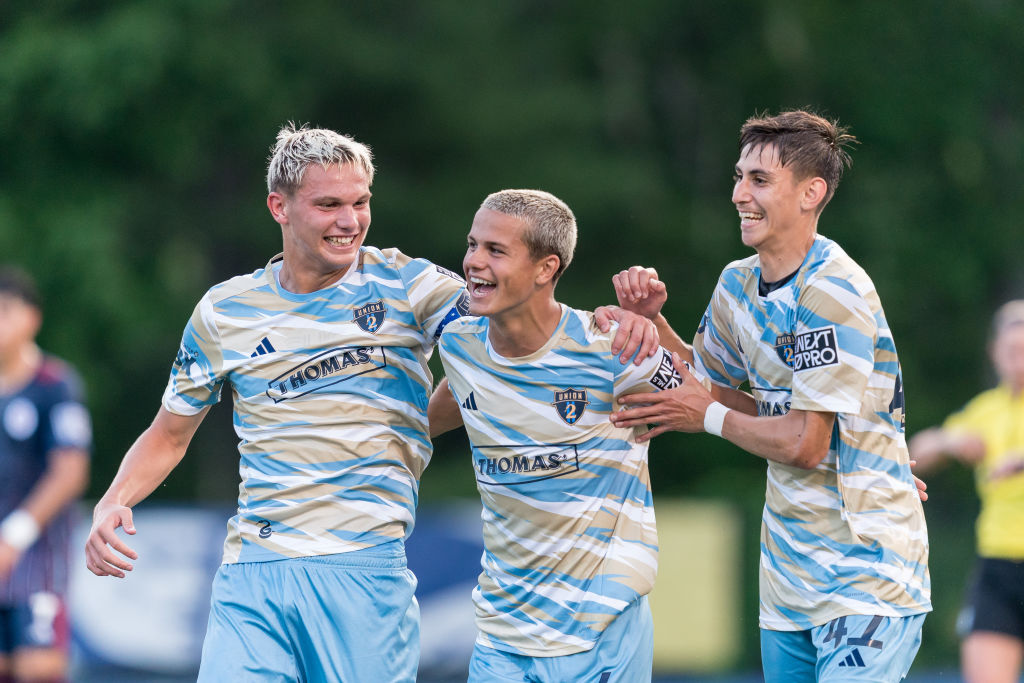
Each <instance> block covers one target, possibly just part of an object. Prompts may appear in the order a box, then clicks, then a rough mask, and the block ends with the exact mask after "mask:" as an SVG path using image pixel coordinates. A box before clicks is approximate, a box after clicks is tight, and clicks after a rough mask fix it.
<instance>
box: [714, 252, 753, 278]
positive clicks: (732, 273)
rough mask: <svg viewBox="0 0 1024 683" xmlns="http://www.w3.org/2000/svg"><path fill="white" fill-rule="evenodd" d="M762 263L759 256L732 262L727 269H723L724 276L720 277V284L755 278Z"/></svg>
mask: <svg viewBox="0 0 1024 683" xmlns="http://www.w3.org/2000/svg"><path fill="white" fill-rule="evenodd" d="M760 263H761V261H760V258H759V257H758V255H757V254H754V255H752V256H747V257H746V258H741V259H736V260H735V261H731V262H729V263H727V264H726V266H725V268H722V274H721V275H719V276H718V280H719V283H722V282H728V281H733V280H740V281H743V280H746V279H748V278H750V277H754V276H755V275H756V273H757V271H758V267H759V266H760Z"/></svg>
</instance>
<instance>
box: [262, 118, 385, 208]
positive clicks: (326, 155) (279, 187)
mask: <svg viewBox="0 0 1024 683" xmlns="http://www.w3.org/2000/svg"><path fill="white" fill-rule="evenodd" d="M311 164H320V165H321V166H323V167H324V168H327V167H328V166H330V165H331V164H339V165H344V164H352V165H354V166H356V167H358V168H360V169H361V170H362V171H363V173H364V174H366V182H367V184H368V185H372V184H373V174H374V171H375V169H374V167H373V154H372V153H371V152H370V148H369V147H367V146H366V145H364V144H362V143H361V142H356V141H355V140H353V139H352V138H351V137H349V136H348V135H342V134H341V133H336V132H334V131H333V130H328V129H327V128H308V127H306V126H305V125H303V126H299V127H296V125H295V124H294V123H292V122H288V124H287V125H285V126H283V127H282V128H281V130H279V131H278V132H277V142H276V143H275V144H274V146H273V147H272V148H271V154H270V161H269V162H268V163H267V191H268V192H281V193H283V194H287V195H292V194H294V193H295V190H297V189H298V188H299V186H300V185H302V178H303V176H304V175H305V173H306V168H307V167H309V166H310V165H311Z"/></svg>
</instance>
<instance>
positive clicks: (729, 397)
mask: <svg viewBox="0 0 1024 683" xmlns="http://www.w3.org/2000/svg"><path fill="white" fill-rule="evenodd" d="M711 395H712V396H714V397H715V400H716V401H718V402H719V403H721V404H722V405H724V406H725V407H726V408H731V409H733V410H738V411H740V412H741V413H744V414H746V415H757V402H756V401H755V400H754V397H753V396H751V395H750V394H748V393H747V392H745V391H740V390H739V389H730V388H729V387H723V386H721V385H718V384H712V385H711Z"/></svg>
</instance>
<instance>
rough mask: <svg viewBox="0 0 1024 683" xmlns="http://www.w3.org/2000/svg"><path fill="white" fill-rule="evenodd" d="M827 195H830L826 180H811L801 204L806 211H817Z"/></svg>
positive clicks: (818, 178)
mask: <svg viewBox="0 0 1024 683" xmlns="http://www.w3.org/2000/svg"><path fill="white" fill-rule="evenodd" d="M826 194H828V183H826V182H825V179H824V178H820V177H817V176H815V177H814V178H810V179H809V180H808V181H807V182H806V184H805V186H804V193H803V197H802V198H801V202H800V203H801V205H802V208H803V209H804V210H805V211H817V210H818V209H819V208H820V207H821V205H822V202H824V201H825V195H826Z"/></svg>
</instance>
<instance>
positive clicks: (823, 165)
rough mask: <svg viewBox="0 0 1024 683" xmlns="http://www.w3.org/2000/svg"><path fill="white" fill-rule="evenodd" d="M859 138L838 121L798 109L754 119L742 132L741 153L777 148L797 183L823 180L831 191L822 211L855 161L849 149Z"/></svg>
mask: <svg viewBox="0 0 1024 683" xmlns="http://www.w3.org/2000/svg"><path fill="white" fill-rule="evenodd" d="M856 142H857V138H855V137H853V136H852V135H850V134H849V133H847V132H846V128H845V127H843V126H840V125H839V122H838V121H829V120H828V119H826V118H824V117H821V116H819V115H817V114H814V113H812V112H809V111H805V110H802V109H797V110H794V111H784V112H780V113H779V114H777V115H776V116H768V115H767V114H762V115H761V116H752V117H750V118H749V119H747V122H746V123H744V124H743V127H742V128H741V129H740V150H741V151H742V150H744V149H746V148H747V145H750V146H751V147H752V148H753V147H762V146H765V145H773V146H774V147H775V149H776V150H777V151H778V154H779V163H780V164H781V165H783V166H789V167H790V168H791V169H792V170H793V175H794V177H795V178H796V179H797V180H803V179H804V178H809V177H819V178H822V179H823V180H824V181H825V184H826V185H827V186H828V189H827V190H826V192H825V200H824V201H823V202H822V203H821V204H820V205H819V206H818V211H819V212H820V211H821V209H823V208H824V207H825V205H826V204H828V202H829V200H830V199H832V195H834V194H835V192H836V187H837V186H838V185H839V179H840V178H842V177H843V170H844V169H846V168H849V166H850V164H851V163H852V160H851V159H850V154H849V152H847V151H846V149H845V148H846V147H849V146H850V145H853V144H856Z"/></svg>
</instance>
